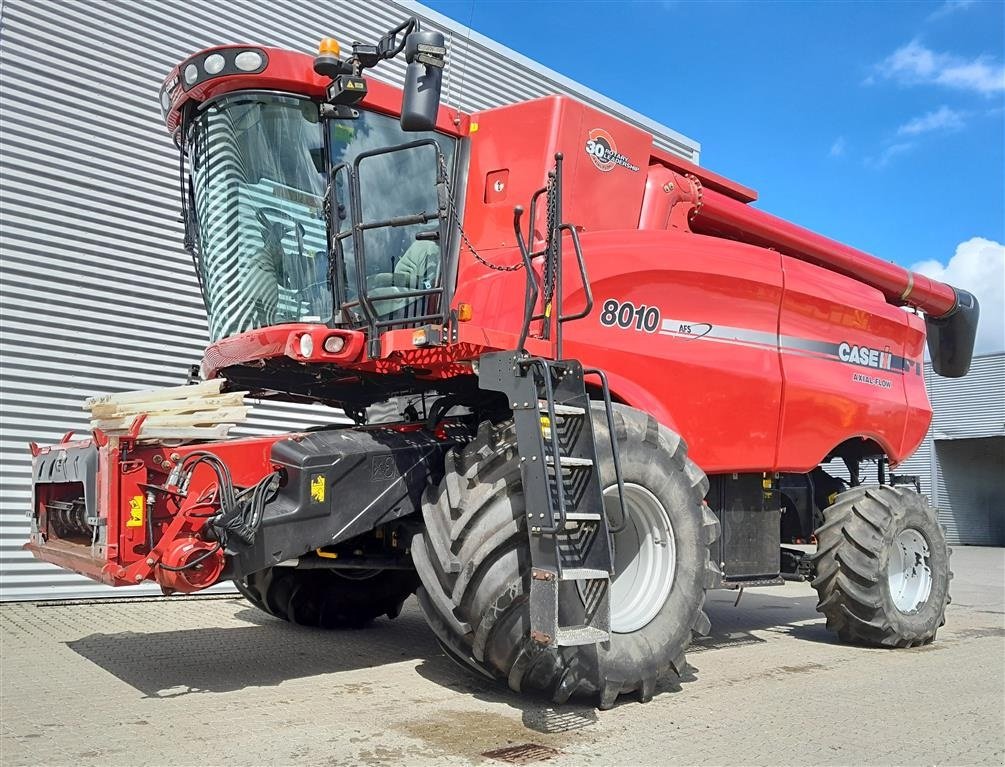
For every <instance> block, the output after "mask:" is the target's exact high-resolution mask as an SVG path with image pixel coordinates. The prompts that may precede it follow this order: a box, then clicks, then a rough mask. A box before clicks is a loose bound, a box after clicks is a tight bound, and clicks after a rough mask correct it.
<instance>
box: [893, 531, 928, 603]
mask: <svg viewBox="0 0 1005 767" xmlns="http://www.w3.org/2000/svg"><path fill="white" fill-rule="evenodd" d="M929 557H930V554H929V549H928V541H927V540H926V539H925V536H924V535H922V534H921V532H920V531H918V530H915V529H914V528H913V527H908V528H907V529H905V530H904V531H903V532H901V533H900V535H898V536H897V537H896V538H895V539H894V541H893V550H892V551H891V552H890V562H889V564H888V565H887V576H886V577H887V580H888V581H889V584H890V596H891V597H892V599H893V604H894V606H895V607H896V608H897V609H898V610H900V612H902V613H913V612H917V610H918V608H919V607H921V605H923V604H924V603H925V602H926V601H928V595H929V594H931V593H932V568H931V563H930V561H929Z"/></svg>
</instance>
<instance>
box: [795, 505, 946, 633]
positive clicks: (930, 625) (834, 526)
mask: <svg viewBox="0 0 1005 767" xmlns="http://www.w3.org/2000/svg"><path fill="white" fill-rule="evenodd" d="M816 535H817V554H816V555H815V557H814V561H815V564H816V578H815V579H814V581H813V588H815V589H816V590H817V594H818V596H819V599H820V603H819V604H818V605H817V610H818V611H819V612H821V613H823V614H824V615H825V616H826V618H827V628H829V629H831V630H832V631H834V632H836V633H837V635H838V637H839V638H840V639H841V640H842V641H844V642H850V643H854V644H864V645H872V646H877V647H913V646H916V645H921V644H928V643H929V642H931V641H932V640H933V639H935V633H936V632H937V631H938V629H939V627H940V626H942V625H943V624H944V623H945V612H946V605H947V604H949V601H950V598H949V581H950V580H952V577H953V574H952V572H951V571H950V569H949V555H950V553H951V552H950V549H949V547H948V546H947V545H946V537H945V535H944V533H943V532H942V527H941V525H939V523H938V520H937V519H936V516H935V510H934V509H933V508H932V507H931V506H929V505H928V502H927V501H926V500H925V499H924V497H923V496H921V495H919V494H918V493H916V492H914V491H913V490H907V489H905V488H902V487H891V486H889V485H877V486H870V487H855V488H852V489H850V490H846V491H845V492H843V493H841V494H840V495H839V496H838V497H837V499H836V500H835V501H834V504H833V505H831V506H830V507H829V508H827V509H825V510H824V524H823V526H822V527H821V528H820V529H819V530H817V533H816Z"/></svg>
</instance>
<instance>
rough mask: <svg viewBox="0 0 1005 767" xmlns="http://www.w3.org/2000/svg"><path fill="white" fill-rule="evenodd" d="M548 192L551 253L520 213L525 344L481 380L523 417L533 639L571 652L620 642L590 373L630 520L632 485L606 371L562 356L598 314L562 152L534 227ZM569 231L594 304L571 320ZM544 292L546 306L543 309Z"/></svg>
mask: <svg viewBox="0 0 1005 767" xmlns="http://www.w3.org/2000/svg"><path fill="white" fill-rule="evenodd" d="M542 195H544V196H545V201H546V204H547V206H548V226H547V236H546V238H545V244H544V247H543V248H542V249H541V250H539V251H536V252H531V251H530V249H529V247H528V245H527V242H528V240H530V235H528V238H527V239H525V238H524V236H523V231H522V227H521V225H520V219H521V216H522V214H523V209H522V208H521V207H519V206H518V207H517V208H516V209H515V211H514V217H513V229H514V232H515V234H516V240H517V244H518V246H519V248H520V254H521V256H522V258H523V263H524V271H525V274H526V293H525V296H524V315H523V325H522V327H521V331H520V339H519V341H518V343H517V348H516V350H514V351H504V352H492V353H488V354H483V355H482V356H481V358H480V359H479V368H478V371H479V372H478V376H479V385H480V387H481V388H482V389H486V390H489V391H498V392H502V393H503V394H505V395H506V397H507V399H508V400H509V402H508V404H509V407H510V409H511V410H512V411H513V422H514V426H515V429H516V439H517V450H518V452H519V456H520V472H521V477H522V479H523V491H524V498H525V500H526V514H527V533H528V537H529V540H530V560H531V583H530V624H531V625H530V636H531V639H532V640H534V641H535V642H538V643H539V644H542V645H547V646H559V647H561V646H569V645H585V644H594V643H596V642H606V641H609V640H610V636H611V609H610V591H611V578H612V576H613V574H614V556H613V552H612V548H611V534H612V533H614V532H618V531H619V530H620V528H618V529H612V528H611V527H610V526H609V525H608V519H607V513H606V511H605V506H604V493H603V487H602V484H601V476H600V461H599V458H598V455H597V446H596V442H595V439H594V431H593V415H592V409H591V404H590V396H589V394H588V393H587V390H586V381H585V378H586V376H591V375H592V376H596V377H597V378H598V379H599V380H600V387H601V391H602V393H603V399H604V412H605V415H606V418H607V426H608V433H609V434H610V438H611V452H612V455H613V462H612V465H613V469H614V479H615V484H613V485H612V486H611V487H612V488H613V487H616V488H617V495H616V496H613V497H611V498H609V499H608V503H611V504H616V505H618V511H619V518H621V519H624V516H623V509H624V482H623V480H622V476H621V463H620V460H619V458H618V451H617V444H616V436H615V429H614V413H613V408H612V405H611V394H610V389H609V387H608V383H607V376H606V375H604V373H603V372H602V371H600V370H587V369H584V368H583V366H582V364H581V363H580V362H579V361H578V360H574V359H564V358H563V353H562V325H563V324H564V323H565V322H569V321H571V320H577V319H582V318H583V317H586V316H588V315H589V313H590V311H591V310H592V308H593V295H592V292H591V290H590V281H589V277H588V276H587V273H586V263H585V261H584V259H583V252H582V248H581V247H580V244H579V236H578V234H577V232H576V228H575V227H574V226H572V225H571V224H567V223H563V222H562V155H561V153H558V154H556V155H555V168H554V170H553V171H551V172H550V173H549V174H548V184H547V186H545V187H544V188H542V189H539V190H538V191H537V192H535V193H534V195H533V196H532V197H531V204H530V213H531V215H530V229H531V231H532V230H533V226H534V221H535V209H536V204H537V201H538V199H539V198H540V197H541V196H542ZM566 232H567V233H568V234H569V237H570V239H571V241H572V244H573V247H574V249H575V254H576V260H577V265H578V267H579V277H580V279H581V280H582V285H583V289H584V292H585V295H586V305H585V307H584V308H583V309H582V310H580V311H578V312H573V313H569V314H566V313H565V312H564V309H563V306H562V300H563V285H562V235H563V233H566ZM537 257H543V258H544V259H545V260H544V272H543V276H542V286H541V288H539V287H538V283H537V278H536V273H535V272H534V268H533V259H534V258H537ZM542 293H543V295H542ZM539 296H541V298H542V304H543V306H542V308H541V310H540V311H538V312H536V313H535V310H536V309H537V305H538V298H539ZM534 322H540V326H539V329H538V330H537V332H536V333H534V334H533V337H536V338H539V339H542V340H550V341H551V342H552V352H553V355H552V356H553V358H551V359H546V358H544V357H540V356H531V355H529V354H528V353H527V352H526V350H525V348H524V347H525V344H526V341H527V339H528V337H532V334H531V324H532V323H534ZM623 524H624V523H623V522H622V526H623ZM566 589H576V590H577V591H578V595H579V597H580V598H579V599H560V598H559V597H560V595H561V594H562V593H563V592H564V591H565V590H566ZM580 604H581V605H582V609H581V610H580V609H579V605H580ZM560 605H564V606H565V609H564V610H561V609H560Z"/></svg>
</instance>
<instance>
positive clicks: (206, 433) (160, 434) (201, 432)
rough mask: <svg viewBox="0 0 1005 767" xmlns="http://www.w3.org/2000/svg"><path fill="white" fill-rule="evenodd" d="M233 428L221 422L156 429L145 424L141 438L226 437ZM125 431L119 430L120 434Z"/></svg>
mask: <svg viewBox="0 0 1005 767" xmlns="http://www.w3.org/2000/svg"><path fill="white" fill-rule="evenodd" d="M232 428H234V424H232V423H220V424H217V425H216V426H186V427H159V428H155V429H147V428H146V427H145V426H144V428H143V431H142V433H141V434H140V437H139V438H140V441H141V442H143V441H146V442H151V441H155V440H164V441H167V440H172V439H178V440H194V439H224V438H225V437H226V436H227V433H228V432H229V431H230V430H231V429H232ZM124 433H125V432H119V434H124ZM109 436H116V433H114V432H113V433H112V434H110V435H109Z"/></svg>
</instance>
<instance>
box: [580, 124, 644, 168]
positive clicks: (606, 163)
mask: <svg viewBox="0 0 1005 767" xmlns="http://www.w3.org/2000/svg"><path fill="white" fill-rule="evenodd" d="M586 153H587V154H588V155H590V159H591V160H593V164H594V165H596V166H597V169H598V170H602V171H604V173H606V172H607V171H609V170H611V169H613V168H614V166H615V165H620V166H621V167H622V168H628V170H630V171H632V172H633V173H634V172H635V171H637V170H638V169H639V166H638V165H632V162H631V160H629V159H628V158H627V157H625V156H624V155H623V154H619V153H618V146H617V144H615V143H614V137H613V136H611V134H610V133H608V132H607V131H605V130H604V129H603V128H593V129H592V130H591V131H590V134H589V138H587V139H586Z"/></svg>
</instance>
